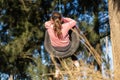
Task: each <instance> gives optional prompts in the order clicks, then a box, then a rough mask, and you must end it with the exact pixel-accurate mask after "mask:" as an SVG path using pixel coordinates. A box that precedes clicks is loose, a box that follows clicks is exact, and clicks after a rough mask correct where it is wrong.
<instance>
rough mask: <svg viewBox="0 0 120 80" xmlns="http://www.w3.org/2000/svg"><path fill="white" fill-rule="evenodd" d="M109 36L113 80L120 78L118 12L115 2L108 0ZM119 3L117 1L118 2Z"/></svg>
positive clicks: (119, 15) (119, 21) (119, 22)
mask: <svg viewBox="0 0 120 80" xmlns="http://www.w3.org/2000/svg"><path fill="white" fill-rule="evenodd" d="M108 1H109V2H108V9H109V21H110V30H111V31H110V32H111V33H110V36H111V42H112V53H113V64H114V80H119V78H120V11H119V9H118V7H119V5H117V3H118V2H115V1H117V0H108ZM118 1H119V0H118Z"/></svg>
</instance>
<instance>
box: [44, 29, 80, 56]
mask: <svg viewBox="0 0 120 80" xmlns="http://www.w3.org/2000/svg"><path fill="white" fill-rule="evenodd" d="M74 30H75V31H76V32H78V30H77V29H76V28H74ZM70 36H71V37H70V40H71V47H70V48H69V49H68V50H67V51H65V52H60V51H56V50H55V49H54V48H53V47H52V46H51V43H50V39H49V35H48V32H47V31H46V32H45V39H44V47H45V49H46V51H47V52H48V53H49V54H53V55H54V57H57V58H65V57H69V56H71V55H73V54H74V53H75V52H76V51H77V49H78V47H79V43H80V39H79V35H78V34H76V33H75V32H73V31H71V34H70Z"/></svg>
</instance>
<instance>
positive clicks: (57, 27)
mask: <svg viewBox="0 0 120 80" xmlns="http://www.w3.org/2000/svg"><path fill="white" fill-rule="evenodd" d="M51 18H52V20H53V22H54V23H53V24H54V26H53V30H54V33H55V35H56V36H57V37H58V38H59V39H62V32H61V29H62V27H61V25H62V24H61V19H62V15H61V14H60V13H59V12H53V13H52V16H51Z"/></svg>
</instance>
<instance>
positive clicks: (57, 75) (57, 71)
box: [55, 69, 60, 78]
mask: <svg viewBox="0 0 120 80" xmlns="http://www.w3.org/2000/svg"><path fill="white" fill-rule="evenodd" d="M59 76H60V70H59V69H56V70H55V78H58V77H59Z"/></svg>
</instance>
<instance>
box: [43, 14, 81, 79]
mask: <svg viewBox="0 0 120 80" xmlns="http://www.w3.org/2000/svg"><path fill="white" fill-rule="evenodd" d="M75 26H76V21H75V20H73V19H71V18H63V17H62V15H61V14H60V13H59V12H53V13H52V16H51V19H50V20H49V21H46V22H45V28H46V29H47V32H48V34H49V38H50V42H51V45H52V47H53V48H54V49H55V50H57V51H62V52H64V51H67V50H68V49H69V48H70V46H71V42H70V39H69V34H68V32H69V30H70V29H71V28H73V27H75ZM71 58H72V60H73V62H74V65H75V66H76V67H79V62H78V61H77V60H78V59H77V57H76V56H74V55H72V56H71ZM56 61H57V63H58V64H59V63H60V62H59V60H58V59H57V60H56ZM58 74H59V69H56V74H55V77H58Z"/></svg>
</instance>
